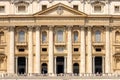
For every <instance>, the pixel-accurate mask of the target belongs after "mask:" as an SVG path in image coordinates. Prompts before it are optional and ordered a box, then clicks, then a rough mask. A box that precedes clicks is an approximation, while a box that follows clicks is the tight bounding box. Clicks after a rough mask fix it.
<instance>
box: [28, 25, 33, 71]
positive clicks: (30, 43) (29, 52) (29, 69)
mask: <svg viewBox="0 0 120 80" xmlns="http://www.w3.org/2000/svg"><path fill="white" fill-rule="evenodd" d="M28 35H29V38H28V73H32V70H33V53H32V52H33V49H32V45H33V41H32V37H33V36H32V27H29V31H28Z"/></svg>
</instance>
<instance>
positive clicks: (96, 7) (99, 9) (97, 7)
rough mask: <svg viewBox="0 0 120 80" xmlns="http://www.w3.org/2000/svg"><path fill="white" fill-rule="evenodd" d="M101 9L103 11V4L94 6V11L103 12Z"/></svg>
mask: <svg viewBox="0 0 120 80" xmlns="http://www.w3.org/2000/svg"><path fill="white" fill-rule="evenodd" d="M101 11H102V8H101V6H99V5H97V6H94V12H101Z"/></svg>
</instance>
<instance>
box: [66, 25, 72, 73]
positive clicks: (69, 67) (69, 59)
mask: <svg viewBox="0 0 120 80" xmlns="http://www.w3.org/2000/svg"><path fill="white" fill-rule="evenodd" d="M71 29H72V28H71V26H68V45H67V48H68V53H67V73H72V34H71Z"/></svg>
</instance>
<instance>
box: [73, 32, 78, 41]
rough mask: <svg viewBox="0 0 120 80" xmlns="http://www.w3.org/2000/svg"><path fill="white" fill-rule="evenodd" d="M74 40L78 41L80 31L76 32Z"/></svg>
mask: <svg viewBox="0 0 120 80" xmlns="http://www.w3.org/2000/svg"><path fill="white" fill-rule="evenodd" d="M74 42H78V32H77V31H75V32H74Z"/></svg>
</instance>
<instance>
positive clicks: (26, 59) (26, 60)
mask: <svg viewBox="0 0 120 80" xmlns="http://www.w3.org/2000/svg"><path fill="white" fill-rule="evenodd" d="M25 62H26V73H28V57H25Z"/></svg>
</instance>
